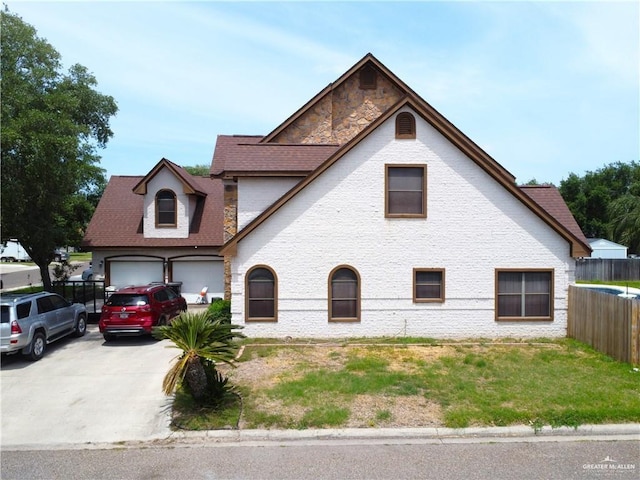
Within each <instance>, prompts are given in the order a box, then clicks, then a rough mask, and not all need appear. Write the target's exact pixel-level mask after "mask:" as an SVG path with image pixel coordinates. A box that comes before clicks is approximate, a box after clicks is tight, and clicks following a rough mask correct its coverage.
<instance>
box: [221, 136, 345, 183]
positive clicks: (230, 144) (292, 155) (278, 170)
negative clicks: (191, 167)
mask: <svg viewBox="0 0 640 480" xmlns="http://www.w3.org/2000/svg"><path fill="white" fill-rule="evenodd" d="M261 139H262V137H251V136H238V135H219V136H218V139H217V141H216V148H215V150H214V153H213V161H212V163H211V171H210V173H211V175H213V176H224V177H226V178H229V177H238V176H255V175H260V176H265V175H307V174H309V173H311V172H312V171H313V170H315V169H316V168H318V166H320V165H321V164H322V162H324V161H325V160H326V159H327V158H329V157H330V156H331V155H332V154H333V153H335V152H336V151H337V150H338V148H339V146H338V145H326V144H322V145H320V144H296V145H291V144H275V143H258V142H260V140H261Z"/></svg>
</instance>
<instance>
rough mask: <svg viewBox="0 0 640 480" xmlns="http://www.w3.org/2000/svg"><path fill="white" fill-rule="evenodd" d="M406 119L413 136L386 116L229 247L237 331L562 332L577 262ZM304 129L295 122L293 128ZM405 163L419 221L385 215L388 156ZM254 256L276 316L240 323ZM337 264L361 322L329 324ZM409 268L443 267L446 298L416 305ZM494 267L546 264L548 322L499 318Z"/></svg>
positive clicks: (426, 129)
mask: <svg viewBox="0 0 640 480" xmlns="http://www.w3.org/2000/svg"><path fill="white" fill-rule="evenodd" d="M379 88H385V87H384V86H382V85H379ZM361 94H362V95H364V94H365V93H361ZM354 103H357V102H356V101H355V100H354ZM364 103H366V102H364ZM373 103H374V104H375V102H373ZM331 108H335V105H332V107H331ZM408 111H410V110H408ZM310 114H311V112H310ZM317 114H319V113H317ZM345 116H346V114H345V115H342V119H343V120H344V119H345ZM415 117H416V132H417V137H416V139H414V140H397V139H395V123H394V122H395V118H394V117H392V118H390V119H388V120H387V121H386V122H385V123H384V124H382V125H381V126H380V127H379V128H377V129H376V131H375V132H372V133H371V134H370V135H369V136H367V138H365V139H364V140H362V141H361V142H360V143H359V144H358V145H356V146H355V147H354V148H353V149H351V150H350V151H349V152H348V153H346V154H345V155H344V156H343V157H342V158H341V159H340V160H339V161H338V162H337V163H335V164H334V165H333V166H331V167H330V168H329V169H328V170H326V171H325V172H324V173H323V174H322V175H320V176H319V177H318V178H316V179H315V180H314V181H313V182H311V183H310V184H309V185H307V186H306V187H305V188H304V190H302V191H301V192H300V193H299V194H298V195H296V196H295V197H294V198H293V199H292V200H291V201H289V202H288V203H287V204H286V205H284V206H283V207H281V208H280V209H279V210H278V211H277V212H276V213H275V214H274V215H272V216H270V217H269V218H268V219H267V220H266V221H264V222H263V223H262V224H261V225H260V226H259V227H258V228H257V229H256V230H254V231H253V232H252V233H251V234H250V235H248V236H247V237H245V238H244V239H243V240H242V241H241V242H239V243H238V245H237V255H236V256H235V257H233V258H231V260H230V264H229V268H230V273H232V278H233V280H232V283H231V285H230V292H229V293H230V294H231V296H232V299H233V301H232V313H233V322H234V323H238V324H245V330H244V333H246V334H247V335H249V336H262V337H285V336H292V337H324V338H326V337H348V336H382V335H385V336H386V335H390V336H422V337H433V338H469V337H476V338H477V337H488V338H497V337H514V338H531V337H563V336H565V333H566V305H567V298H566V297H567V285H568V283H569V282H571V281H573V275H574V268H575V267H574V261H573V259H572V258H571V257H570V248H569V245H568V243H567V242H566V241H565V240H564V239H562V238H561V237H560V236H559V235H558V234H557V233H556V232H554V231H553V230H552V229H551V228H550V227H549V226H548V225H546V224H545V223H544V222H543V221H542V220H540V219H539V218H538V217H537V216H535V215H534V214H532V213H531V212H530V211H529V210H528V209H527V208H526V207H525V206H524V205H523V204H522V203H521V202H520V201H518V200H517V199H516V198H515V197H513V196H512V195H511V194H510V193H509V192H507V191H506V190H505V189H504V188H503V187H502V186H501V185H499V184H498V183H497V182H496V181H495V180H493V179H492V178H491V177H489V176H488V175H487V174H486V173H485V172H484V171H483V170H482V169H481V168H480V167H478V166H477V165H476V164H475V163H474V162H473V161H471V160H470V159H469V158H468V157H466V156H465V155H464V154H462V153H461V152H460V151H459V150H458V149H457V148H455V147H454V146H453V145H452V144H451V143H450V142H449V141H447V140H446V139H445V138H444V137H442V136H441V135H440V134H439V133H438V132H437V131H436V130H435V129H433V128H432V127H431V126H430V125H429V124H428V123H427V122H425V121H423V120H422V118H421V117H419V116H418V115H415ZM367 121H368V120H367ZM301 123H303V122H301ZM320 123H322V122H320ZM338 123H340V125H342V123H341V122H338ZM347 123H349V122H347ZM291 130H292V131H293V130H296V129H291ZM303 130H304V128H302V125H300V126H299V127H298V130H297V131H298V132H302V131H303ZM347 130H349V127H347V124H345V131H347ZM325 133H326V132H325ZM315 134H318V135H320V132H319V131H317V132H316V133H315ZM315 134H314V135H315ZM309 135H311V132H309ZM333 135H338V133H336V131H335V129H334V133H333ZM407 163H411V164H425V165H426V166H427V218H426V219H424V218H410V219H402V218H394V219H389V218H385V215H384V205H385V202H384V188H385V187H384V182H385V178H384V177H385V164H400V165H401V164H407ZM258 264H265V265H268V266H269V267H271V268H272V269H273V270H274V271H275V272H276V275H277V278H278V321H277V322H275V323H245V312H244V281H245V278H244V276H245V273H246V272H247V271H248V270H249V269H250V268H251V267H252V266H254V265H258ZM338 265H349V266H351V267H352V268H354V269H356V270H357V271H358V273H359V275H360V278H361V307H362V313H361V320H360V322H357V323H332V322H329V321H328V276H329V273H330V272H331V270H332V269H333V268H335V267H336V266H338ZM413 268H443V269H445V277H446V284H445V298H446V299H445V301H444V302H443V303H414V302H413V296H412V285H413V279H412V277H413V275H412V272H413ZM496 268H522V269H528V268H545V269H553V271H554V282H555V290H554V297H555V298H554V302H555V311H554V319H553V321H552V322H496V321H495V318H494V312H495V269H496Z"/></svg>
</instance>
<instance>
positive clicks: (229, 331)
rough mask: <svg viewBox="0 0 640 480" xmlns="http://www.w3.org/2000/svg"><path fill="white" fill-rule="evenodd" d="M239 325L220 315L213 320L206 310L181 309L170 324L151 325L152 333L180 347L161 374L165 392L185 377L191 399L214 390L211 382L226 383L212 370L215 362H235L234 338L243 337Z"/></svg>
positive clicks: (198, 398) (169, 391)
mask: <svg viewBox="0 0 640 480" xmlns="http://www.w3.org/2000/svg"><path fill="white" fill-rule="evenodd" d="M240 328H242V327H239V326H237V325H232V324H231V323H228V322H227V321H225V319H224V318H222V317H220V318H217V319H215V320H213V319H212V318H211V314H210V313H209V312H207V311H203V312H200V313H183V314H181V315H180V316H179V317H177V318H175V319H174V320H173V321H172V322H171V324H170V325H163V326H160V327H156V328H154V330H153V335H154V336H155V337H156V338H159V339H164V338H168V339H169V340H171V342H173V344H174V345H173V346H174V347H175V348H178V349H180V350H182V354H181V355H180V356H178V357H177V358H176V361H175V363H174V364H173V365H172V367H171V368H170V369H169V371H168V372H167V375H166V376H165V377H164V381H163V382H162V389H163V391H164V393H165V394H166V395H171V394H172V393H173V392H175V390H176V388H177V386H178V385H179V384H180V383H181V382H183V381H184V382H186V387H187V389H188V391H189V393H190V394H191V395H192V396H193V398H194V400H196V401H199V402H202V401H204V400H205V399H207V397H208V394H210V393H211V392H215V391H216V385H214V384H213V383H218V384H220V383H226V380H225V379H224V378H223V377H221V376H220V375H219V374H218V373H217V372H216V371H215V365H216V363H225V364H227V365H232V366H233V365H234V359H235V357H236V354H237V353H238V349H239V345H238V344H237V343H236V342H235V339H237V338H244V335H243V334H242V333H240V332H238V331H236V330H237V329H240ZM208 369H209V371H208Z"/></svg>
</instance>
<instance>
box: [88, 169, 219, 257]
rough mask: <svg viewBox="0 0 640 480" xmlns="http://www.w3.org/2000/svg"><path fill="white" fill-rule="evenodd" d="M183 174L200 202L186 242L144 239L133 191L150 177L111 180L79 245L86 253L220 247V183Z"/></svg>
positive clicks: (141, 201) (140, 199) (138, 201)
mask: <svg viewBox="0 0 640 480" xmlns="http://www.w3.org/2000/svg"><path fill="white" fill-rule="evenodd" d="M173 165H175V164H173ZM183 172H184V175H185V178H184V180H185V181H186V182H187V183H188V184H189V185H191V186H192V187H194V188H196V190H197V191H198V192H199V194H198V195H199V198H200V200H199V202H201V203H200V206H199V207H197V208H196V212H195V213H194V218H193V219H192V221H191V225H190V232H189V237H188V238H145V237H144V233H143V231H142V224H143V214H144V197H143V196H142V195H140V194H137V193H136V192H135V190H136V187H139V186H140V185H141V184H142V183H143V182H144V181H145V179H147V178H148V177H149V176H148V175H147V176H145V177H142V176H133V177H131V176H111V178H110V179H109V183H108V184H107V187H106V188H105V191H104V193H103V194H102V197H101V199H100V202H99V203H98V206H97V208H96V211H95V212H94V214H93V217H92V218H91V222H90V223H89V226H88V227H87V231H86V233H85V236H84V240H83V242H82V245H83V246H84V247H86V248H89V249H92V248H137V247H142V248H148V247H166V248H172V247H190V246H194V247H195V246H198V247H205V246H206V247H220V246H222V244H223V236H222V235H223V211H224V199H223V186H222V181H221V180H217V179H210V178H204V179H199V178H198V177H194V176H191V175H190V174H189V173H187V172H186V171H185V170H183ZM189 177H191V178H189Z"/></svg>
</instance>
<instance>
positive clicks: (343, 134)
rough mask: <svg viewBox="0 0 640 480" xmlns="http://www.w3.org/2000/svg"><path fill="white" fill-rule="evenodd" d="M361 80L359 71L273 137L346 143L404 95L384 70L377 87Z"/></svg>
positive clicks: (378, 74) (287, 140)
mask: <svg viewBox="0 0 640 480" xmlns="http://www.w3.org/2000/svg"><path fill="white" fill-rule="evenodd" d="M359 82H360V78H359V72H356V73H355V74H354V75H352V76H351V77H350V78H348V79H347V80H346V81H345V82H344V83H342V84H341V85H340V86H339V87H338V88H336V89H334V90H332V91H331V92H330V93H328V94H327V95H326V96H325V97H324V98H322V99H320V101H319V102H318V103H317V104H316V105H315V106H314V107H313V108H311V109H310V110H309V111H307V112H305V113H304V114H303V115H302V116H301V117H300V118H298V119H297V120H295V121H294V122H293V123H292V124H291V125H289V126H288V127H287V128H286V129H285V130H283V131H282V132H280V133H279V134H278V135H277V136H276V137H275V138H274V140H273V141H274V142H276V143H320V144H339V145H343V144H345V143H347V142H348V141H349V140H351V139H352V138H353V137H355V136H356V135H357V134H358V133H360V132H361V131H362V130H363V129H364V128H365V127H366V126H367V125H369V124H370V123H371V122H373V121H374V120H375V119H376V118H378V117H379V116H380V115H382V113H383V112H385V111H386V110H387V109H388V108H389V107H391V106H392V105H393V104H395V103H396V102H397V101H398V100H400V98H401V97H402V92H401V91H400V90H398V88H396V86H395V85H393V84H392V83H391V82H390V81H389V79H388V78H387V77H386V76H384V75H381V74H380V73H377V82H376V88H375V89H362V88H360V85H359Z"/></svg>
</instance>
